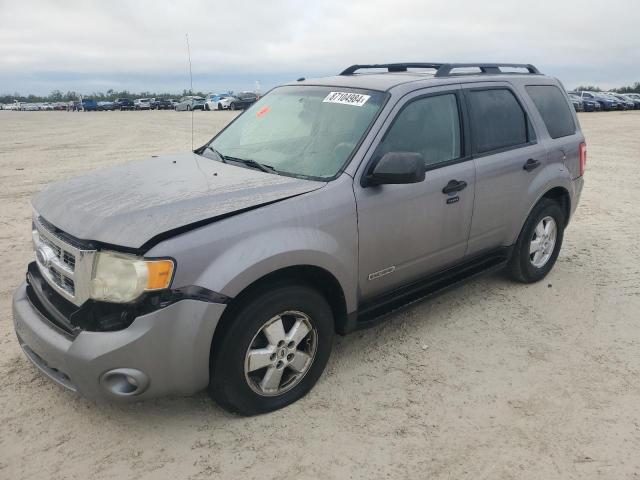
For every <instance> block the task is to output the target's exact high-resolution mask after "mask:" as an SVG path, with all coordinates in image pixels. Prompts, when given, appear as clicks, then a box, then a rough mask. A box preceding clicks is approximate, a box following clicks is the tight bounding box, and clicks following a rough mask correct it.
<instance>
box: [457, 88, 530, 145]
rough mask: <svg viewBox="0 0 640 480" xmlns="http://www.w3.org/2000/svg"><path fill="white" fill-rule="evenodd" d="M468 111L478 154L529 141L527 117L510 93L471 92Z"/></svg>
mask: <svg viewBox="0 0 640 480" xmlns="http://www.w3.org/2000/svg"><path fill="white" fill-rule="evenodd" d="M469 108H470V116H471V126H472V130H473V135H474V138H475V145H476V151H477V152H478V153H484V152H490V151H492V150H500V149H504V148H509V147H514V146H517V145H522V144H525V143H527V142H528V137H529V135H528V122H527V116H526V114H525V113H524V110H522V107H521V106H520V104H519V103H518V101H517V100H516V97H515V96H514V95H513V93H512V92H511V91H510V90H508V89H506V88H492V89H489V90H470V91H469Z"/></svg>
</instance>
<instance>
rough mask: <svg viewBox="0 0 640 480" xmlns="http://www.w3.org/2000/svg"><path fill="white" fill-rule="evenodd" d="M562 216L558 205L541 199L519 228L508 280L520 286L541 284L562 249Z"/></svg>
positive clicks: (564, 222) (546, 199)
mask: <svg viewBox="0 0 640 480" xmlns="http://www.w3.org/2000/svg"><path fill="white" fill-rule="evenodd" d="M565 224H566V219H565V214H564V212H563V210H562V208H561V207H560V205H559V204H558V203H557V202H555V201H553V200H550V199H548V198H543V199H542V200H540V202H538V204H537V205H536V206H535V207H534V208H533V210H532V211H531V213H530V214H529V217H528V218H527V221H526V222H525V224H524V226H523V227H522V231H521V232H520V236H519V237H518V241H517V243H516V245H515V250H514V252H513V255H512V257H511V259H510V261H509V266H508V271H509V274H510V276H511V277H512V278H513V279H515V280H518V281H519V282H523V283H533V282H537V281H539V280H542V279H543V278H544V277H545V276H546V275H547V274H548V273H549V272H550V271H551V269H552V268H553V266H554V265H555V263H556V259H557V258H558V254H559V253H560V248H561V247H562V239H563V237H564V226H565Z"/></svg>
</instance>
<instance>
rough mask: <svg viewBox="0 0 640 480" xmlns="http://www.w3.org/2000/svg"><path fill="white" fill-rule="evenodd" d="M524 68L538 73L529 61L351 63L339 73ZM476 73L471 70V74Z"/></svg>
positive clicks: (443, 74) (446, 72)
mask: <svg viewBox="0 0 640 480" xmlns="http://www.w3.org/2000/svg"><path fill="white" fill-rule="evenodd" d="M504 67H506V68H525V69H527V71H528V72H529V73H532V74H540V71H539V70H538V69H537V68H536V67H534V66H533V65H531V64H530V63H374V64H368V65H351V66H350V67H349V68H346V69H344V70H343V71H342V72H341V73H340V75H353V74H354V73H356V72H357V71H358V70H364V69H372V68H386V69H387V71H388V72H406V71H407V69H409V68H430V69H434V70H435V71H436V73H435V75H434V76H436V77H450V76H453V75H469V73H452V70H455V69H458V68H478V69H480V73H481V74H488V75H491V74H493V75H496V74H500V73H510V72H503V71H502V70H501V69H502V68H504ZM474 74H477V72H473V73H472V75H474Z"/></svg>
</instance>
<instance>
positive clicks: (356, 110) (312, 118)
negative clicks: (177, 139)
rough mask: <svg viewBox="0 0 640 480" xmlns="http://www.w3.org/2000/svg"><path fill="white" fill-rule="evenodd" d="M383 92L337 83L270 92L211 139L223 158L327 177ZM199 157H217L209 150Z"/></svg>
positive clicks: (366, 123)
mask: <svg viewBox="0 0 640 480" xmlns="http://www.w3.org/2000/svg"><path fill="white" fill-rule="evenodd" d="M384 98H385V96H384V94H383V93H381V92H373V91H369V90H355V89H350V88H342V87H317V86H286V87H279V88H276V89H274V90H272V91H271V92H270V93H269V94H267V95H266V96H264V97H262V98H261V99H260V100H259V101H258V102H256V103H254V104H253V105H252V106H251V108H249V109H248V110H247V111H246V112H245V113H244V114H242V115H241V116H239V117H238V118H237V119H236V121H234V122H233V123H232V124H231V125H229V126H228V127H227V128H226V129H225V130H223V131H222V132H221V133H220V134H219V135H218V136H217V137H215V138H214V139H213V140H212V141H211V142H210V143H209V146H210V147H211V148H213V149H215V150H216V151H217V152H219V153H220V154H221V155H222V156H223V157H231V158H238V159H243V160H253V161H256V162H259V163H261V164H264V165H267V166H269V167H272V168H273V169H275V170H276V171H277V172H278V173H283V174H291V175H294V176H305V177H312V178H323V179H329V178H332V177H334V176H335V175H336V174H337V173H338V172H339V171H340V169H341V168H342V167H343V165H344V164H345V163H346V161H347V160H348V159H349V157H350V156H351V153H352V152H353V150H354V149H355V148H356V146H357V145H358V143H359V142H360V139H361V138H362V136H363V135H364V133H365V132H366V131H367V129H368V128H369V126H370V125H371V123H372V122H373V120H374V118H375V116H376V114H377V112H378V111H379V110H380V107H381V105H382V103H383V101H384ZM203 154H204V155H207V156H210V157H211V158H217V157H216V156H215V154H213V153H212V152H211V150H210V149H205V150H204V151H203Z"/></svg>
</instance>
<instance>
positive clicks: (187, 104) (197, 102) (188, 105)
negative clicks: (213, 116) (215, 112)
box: [175, 95, 204, 112]
mask: <svg viewBox="0 0 640 480" xmlns="http://www.w3.org/2000/svg"><path fill="white" fill-rule="evenodd" d="M175 110H176V111H177V112H183V111H191V110H204V98H202V97H198V96H195V95H188V96H186V97H182V98H181V99H180V102H179V103H178V104H177V105H176V106H175Z"/></svg>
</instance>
